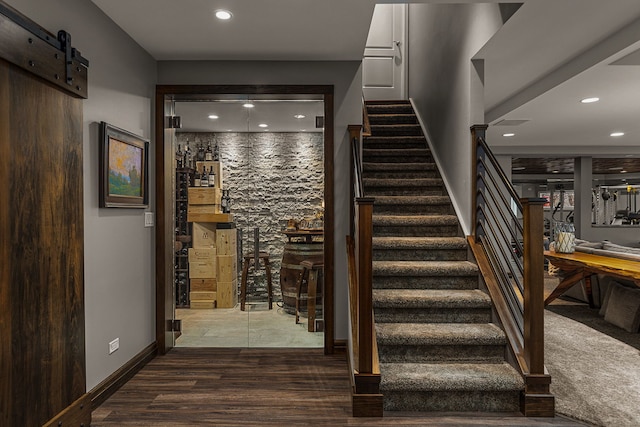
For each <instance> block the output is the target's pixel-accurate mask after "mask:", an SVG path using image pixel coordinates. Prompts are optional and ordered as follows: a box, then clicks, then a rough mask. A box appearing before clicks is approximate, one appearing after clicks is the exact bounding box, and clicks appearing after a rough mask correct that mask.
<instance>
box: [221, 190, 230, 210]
mask: <svg viewBox="0 0 640 427" xmlns="http://www.w3.org/2000/svg"><path fill="white" fill-rule="evenodd" d="M228 194H229V190H222V200H221V201H220V207H221V208H222V213H229V212H228V210H227V209H228V204H227V196H228Z"/></svg>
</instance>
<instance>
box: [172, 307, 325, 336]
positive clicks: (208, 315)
mask: <svg viewBox="0 0 640 427" xmlns="http://www.w3.org/2000/svg"><path fill="white" fill-rule="evenodd" d="M176 319H181V320H182V335H181V336H180V337H179V338H178V339H177V340H176V347H323V346H324V333H323V332H308V331H307V319H306V318H304V317H301V318H300V323H298V324H296V323H295V316H293V315H291V314H288V313H286V312H285V311H284V310H283V309H282V308H280V307H278V306H277V305H276V304H274V305H273V309H272V310H268V308H267V304H266V303H254V304H247V310H246V311H240V305H236V307H235V308H222V309H221V308H218V309H214V310H211V309H177V310H176Z"/></svg>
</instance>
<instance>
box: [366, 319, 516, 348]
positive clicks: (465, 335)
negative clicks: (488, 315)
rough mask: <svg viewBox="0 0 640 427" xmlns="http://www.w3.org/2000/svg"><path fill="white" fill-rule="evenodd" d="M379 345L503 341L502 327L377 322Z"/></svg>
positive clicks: (501, 343) (483, 324) (492, 325)
mask: <svg viewBox="0 0 640 427" xmlns="http://www.w3.org/2000/svg"><path fill="white" fill-rule="evenodd" d="M376 340H377V342H378V346H386V345H451V346H453V345H505V344H506V342H507V339H506V337H505V334H504V332H503V331H502V329H500V328H498V327H497V326H496V325H494V324H493V323H377V324H376Z"/></svg>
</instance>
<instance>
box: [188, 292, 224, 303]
mask: <svg viewBox="0 0 640 427" xmlns="http://www.w3.org/2000/svg"><path fill="white" fill-rule="evenodd" d="M216 294H217V292H211V291H207V292H205V291H195V292H194V291H192V292H189V300H191V302H193V301H207V300H208V301H211V300H215V299H218V297H217V296H216Z"/></svg>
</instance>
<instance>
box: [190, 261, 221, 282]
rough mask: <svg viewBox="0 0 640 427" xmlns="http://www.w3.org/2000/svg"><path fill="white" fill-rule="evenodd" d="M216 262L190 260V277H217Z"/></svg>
mask: <svg viewBox="0 0 640 427" xmlns="http://www.w3.org/2000/svg"><path fill="white" fill-rule="evenodd" d="M216 273H217V272H216V263H215V262H190V263H189V278H190V279H215V278H216Z"/></svg>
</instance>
